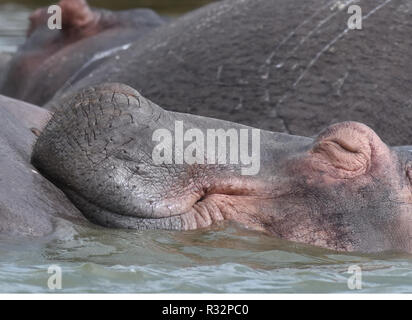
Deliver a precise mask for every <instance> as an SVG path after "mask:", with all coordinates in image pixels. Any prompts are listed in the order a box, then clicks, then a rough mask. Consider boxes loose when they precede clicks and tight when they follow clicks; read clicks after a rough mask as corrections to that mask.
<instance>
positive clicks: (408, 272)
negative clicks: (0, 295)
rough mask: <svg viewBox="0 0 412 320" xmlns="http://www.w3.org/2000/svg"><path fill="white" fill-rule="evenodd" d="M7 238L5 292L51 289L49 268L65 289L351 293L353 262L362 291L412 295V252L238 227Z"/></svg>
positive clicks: (1, 249) (0, 269)
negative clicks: (352, 247) (331, 244)
mask: <svg viewBox="0 0 412 320" xmlns="http://www.w3.org/2000/svg"><path fill="white" fill-rule="evenodd" d="M0 243H1V244H0V292H16V291H17V292H49V290H48V288H47V280H48V277H49V274H48V273H47V270H48V268H49V266H50V265H58V266H60V267H61V268H62V270H63V290H62V292H64V293H79V292H80V293H82V292H91V293H100V292H111V293H153V292H155V293H224V292H226V293H227V292H230V293H296V292H298V293H299V292H300V293H328V292H335V293H336V292H338V293H350V292H352V291H350V290H349V289H348V285H347V282H348V278H349V277H350V276H351V275H350V274H348V273H347V271H348V269H349V267H350V266H352V265H358V266H361V268H362V270H363V290H362V291H361V292H362V293H381V292H382V293H383V292H392V293H394V292H409V293H411V292H412V268H411V267H412V257H410V256H406V255H405V256H402V255H395V254H393V255H388V254H386V255H382V256H357V255H346V254H336V253H333V252H329V251H325V250H321V249H316V248H310V247H305V246H301V245H296V244H291V243H286V242H283V241H279V240H276V239H273V238H270V237H267V236H264V235H262V234H258V233H254V232H250V231H247V230H244V229H242V228H240V227H238V226H234V225H222V226H219V227H216V228H214V229H212V230H205V231H195V232H185V233H175V232H165V231H150V232H149V231H147V232H134V231H119V230H105V229H100V228H96V229H87V230H86V229H82V230H79V234H77V232H75V233H74V234H73V235H71V236H69V235H67V236H66V238H65V239H64V240H62V239H60V240H57V241H56V240H49V241H45V242H33V241H31V242H30V243H25V242H21V243H16V242H11V241H10V240H6V239H4V240H2V241H0Z"/></svg>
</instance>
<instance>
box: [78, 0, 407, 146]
mask: <svg viewBox="0 0 412 320" xmlns="http://www.w3.org/2000/svg"><path fill="white" fill-rule="evenodd" d="M351 4H355V2H354V1H350V0H348V1H335V0H334V1H330V0H305V1H302V0H243V1H239V0H227V1H222V2H218V3H214V4H212V5H209V6H207V7H204V8H201V9H199V10H196V11H194V12H192V13H190V14H188V15H186V16H184V17H182V18H181V19H179V20H177V21H175V22H173V23H172V24H170V25H168V26H166V27H162V28H159V29H158V30H157V31H155V32H154V33H152V35H151V36H150V37H148V38H145V39H144V40H142V41H137V42H136V43H134V45H133V46H132V47H131V48H130V49H129V50H127V51H126V52H123V53H121V54H119V56H117V57H116V58H113V59H112V60H111V61H109V62H107V63H106V64H104V65H102V66H101V67H100V68H99V69H98V70H97V71H96V72H93V74H92V75H89V76H88V77H87V78H84V79H83V80H81V81H79V82H78V83H77V84H76V85H75V88H79V87H84V86H87V85H91V84H98V83H101V82H122V83H125V84H128V85H131V86H132V87H135V88H136V89H137V90H139V91H140V92H141V93H142V94H143V95H145V96H147V97H148V98H150V99H152V100H153V101H154V102H156V103H157V104H159V105H160V106H162V107H164V108H166V109H170V110H174V111H181V112H190V113H195V114H200V115H203V116H210V117H216V118H221V119H224V120H231V121H235V122H240V123H243V124H246V125H252V126H257V127H260V128H263V129H268V130H273V131H281V132H289V133H292V134H297V135H304V136H310V135H313V134H315V133H317V132H319V131H320V130H321V129H322V128H324V127H326V126H328V125H329V124H331V123H334V122H338V121H346V120H353V121H359V122H363V123H365V124H367V125H369V126H371V127H372V128H373V129H375V130H376V131H377V133H378V134H379V135H380V136H381V137H383V139H384V140H385V142H388V143H390V144H396V145H400V144H410V143H411V141H412V126H411V125H410V124H411V123H412V108H411V107H412V94H411V91H410V90H409V89H410V87H411V84H412V64H411V63H410V60H411V55H412V38H411V37H410V31H411V25H410V23H411V15H412V3H411V1H409V0H392V1H388V0H378V1H377V0H362V1H359V2H356V4H357V5H359V6H360V7H361V8H362V14H363V30H349V28H348V19H349V18H350V15H349V14H348V7H349V5H351Z"/></svg>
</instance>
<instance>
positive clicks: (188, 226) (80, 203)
mask: <svg viewBox="0 0 412 320" xmlns="http://www.w3.org/2000/svg"><path fill="white" fill-rule="evenodd" d="M62 189H63V190H64V192H65V193H66V195H67V196H68V197H69V198H70V200H71V201H72V202H73V203H74V204H75V205H76V206H77V207H78V208H79V210H80V211H81V212H82V214H83V215H84V216H85V217H86V218H87V219H88V220H89V221H91V222H93V223H95V224H97V225H100V226H103V227H108V228H119V229H133V230H153V229H163V230H171V231H185V230H186V231H187V230H195V229H200V228H207V227H209V226H211V225H212V224H215V223H217V222H220V221H224V220H227V219H230V218H231V217H233V215H234V214H236V210H237V209H236V208H235V207H234V206H233V203H239V202H247V201H250V200H252V201H253V202H255V201H264V200H273V195H264V196H262V195H259V196H258V195H256V194H254V193H253V191H252V190H246V189H239V190H237V191H234V190H227V191H228V192H227V193H223V192H222V190H219V192H218V193H213V192H212V193H205V194H204V195H199V196H198V197H197V200H195V201H192V202H190V203H188V205H187V207H185V208H184V209H180V210H179V209H177V210H175V212H172V210H173V209H171V210H170V214H169V215H167V216H165V215H162V216H158V217H155V216H150V217H144V216H139V215H131V214H127V213H124V212H123V213H119V212H115V211H113V210H108V209H106V208H103V207H100V206H99V205H98V204H95V203H93V202H92V201H90V200H88V199H86V198H85V197H83V196H82V195H80V194H79V193H78V192H76V191H74V190H72V189H70V188H68V187H63V188H62ZM242 200H243V201H242ZM177 202H178V201H176V203H177Z"/></svg>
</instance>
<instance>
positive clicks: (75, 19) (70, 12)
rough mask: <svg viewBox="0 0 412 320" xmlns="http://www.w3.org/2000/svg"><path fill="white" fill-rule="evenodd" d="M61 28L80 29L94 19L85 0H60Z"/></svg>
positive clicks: (94, 16)
mask: <svg viewBox="0 0 412 320" xmlns="http://www.w3.org/2000/svg"><path fill="white" fill-rule="evenodd" d="M59 6H60V7H61V9H62V23H63V30H64V29H65V28H66V29H67V28H71V29H81V28H85V27H87V26H89V25H90V24H91V23H93V22H94V21H95V19H96V15H95V14H94V13H93V11H92V10H91V9H90V7H89V5H88V4H87V1H86V0H61V1H60V2H59Z"/></svg>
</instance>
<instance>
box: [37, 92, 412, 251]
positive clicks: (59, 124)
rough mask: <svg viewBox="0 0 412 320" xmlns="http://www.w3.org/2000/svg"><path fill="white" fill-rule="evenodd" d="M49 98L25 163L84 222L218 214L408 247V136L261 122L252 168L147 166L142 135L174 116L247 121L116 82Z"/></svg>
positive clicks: (136, 224) (303, 236)
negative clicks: (402, 142)
mask: <svg viewBox="0 0 412 320" xmlns="http://www.w3.org/2000/svg"><path fill="white" fill-rule="evenodd" d="M59 104H60V106H59V108H58V111H57V112H56V113H55V114H54V115H53V117H52V118H51V120H50V121H49V122H48V124H47V125H46V127H45V129H44V130H43V133H42V134H41V136H40V138H39V139H38V141H37V143H36V145H35V147H34V151H33V154H32V163H33V165H34V166H35V167H36V168H37V169H39V170H40V172H41V173H42V174H43V175H44V176H46V177H47V178H48V179H50V180H51V181H52V182H53V183H54V184H55V185H56V186H57V187H59V188H60V189H61V190H63V191H64V192H65V194H66V195H67V196H68V198H69V199H70V200H71V201H72V202H73V203H74V204H75V205H76V207H77V208H78V209H80V210H81V211H82V213H83V214H84V215H85V216H86V217H87V218H88V219H89V220H90V221H92V222H94V223H97V224H99V225H102V226H105V227H110V228H129V229H139V230H147V229H166V230H181V231H184V230H194V229H199V228H205V227H209V226H210V225H212V224H214V223H216V222H218V221H222V220H230V221H237V222H239V223H241V224H243V225H245V226H246V227H248V228H250V229H253V230H259V231H263V232H266V233H269V234H271V235H274V236H276V237H279V238H283V239H287V240H291V241H295V242H301V243H307V244H311V245H316V246H320V247H324V248H328V249H333V250H338V251H361V252H377V251H385V250H397V251H407V252H411V253H412V146H411V147H402V148H390V147H388V146H387V145H386V144H385V143H384V142H382V140H381V139H380V138H379V137H378V135H377V134H376V133H375V132H374V131H373V130H372V129H370V128H369V127H367V126H365V125H363V124H360V123H356V122H344V123H339V124H335V125H332V126H330V127H328V128H326V129H325V130H323V131H322V132H321V133H320V134H319V135H318V136H317V137H316V138H314V139H312V138H303V137H298V136H291V135H286V134H282V133H273V132H268V131H262V132H261V142H260V144H259V145H260V153H259V155H260V171H259V172H258V174H257V175H250V176H246V175H243V173H242V168H241V166H240V165H239V164H233V163H232V164H219V165H217V164H208V163H206V164H201V162H199V161H195V162H193V164H189V163H186V164H176V162H173V163H171V164H169V163H167V164H165V163H163V164H160V165H159V164H158V163H156V162H155V161H154V158H153V151H154V150H156V147H157V142H156V141H157V140H156V139H153V137H154V132H156V130H158V129H162V130H164V129H167V130H170V131H171V132H173V131H174V127H175V125H176V123H177V122H181V123H183V125H184V128H185V130H188V129H193V128H196V129H197V130H200V133H203V134H204V136H206V131H207V130H210V129H216V130H218V129H223V130H225V131H226V130H230V129H232V130H236V131H239V130H242V129H243V130H245V129H247V130H251V128H248V127H245V126H242V125H239V124H235V123H230V122H225V121H222V120H215V119H211V118H203V117H199V116H194V115H189V114H181V113H173V112H170V111H165V110H164V109H162V108H160V107H158V106H157V105H155V104H154V103H152V102H151V101H149V100H147V99H145V98H144V97H143V96H141V95H140V94H139V93H138V92H137V91H135V90H134V89H132V88H130V87H128V86H125V85H120V84H104V85H100V86H97V87H91V88H87V89H85V90H81V91H80V92H78V93H75V94H73V95H70V96H68V97H67V98H65V99H63V100H62V101H60V102H59ZM198 136H199V133H198V134H197V135H196V137H198ZM182 139H183V138H182ZM185 139H186V138H185ZM197 139H199V138H196V141H199V140H197ZM155 140H156V141H155ZM185 141H186V142H185V146H187V145H189V140H185ZM192 141H193V140H192ZM192 141H190V142H192ZM177 143H178V142H177V140H176V141H175V142H174V147H176V145H177ZM249 150H254V149H253V146H252V147H250V148H249ZM230 152H231V150H229V149H226V153H227V156H228V158H227V159H229V154H230Z"/></svg>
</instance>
